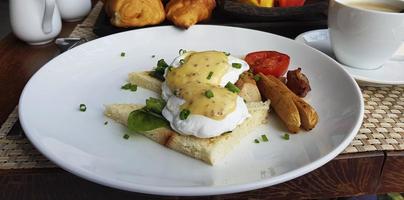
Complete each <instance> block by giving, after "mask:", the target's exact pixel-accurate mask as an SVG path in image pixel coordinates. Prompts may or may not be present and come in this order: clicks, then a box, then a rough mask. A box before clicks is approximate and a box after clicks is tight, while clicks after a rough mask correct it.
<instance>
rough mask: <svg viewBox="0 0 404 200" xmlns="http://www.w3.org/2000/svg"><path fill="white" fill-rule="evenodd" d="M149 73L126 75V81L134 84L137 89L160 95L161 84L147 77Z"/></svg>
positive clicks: (157, 80) (155, 79)
mask: <svg viewBox="0 0 404 200" xmlns="http://www.w3.org/2000/svg"><path fill="white" fill-rule="evenodd" d="M149 74H150V71H144V72H132V73H130V74H129V75H128V79H129V80H128V81H129V83H131V84H135V85H137V86H139V87H142V88H145V89H149V90H151V91H153V92H156V93H158V94H161V84H162V82H161V81H160V80H159V79H157V78H154V77H152V76H150V75H149Z"/></svg>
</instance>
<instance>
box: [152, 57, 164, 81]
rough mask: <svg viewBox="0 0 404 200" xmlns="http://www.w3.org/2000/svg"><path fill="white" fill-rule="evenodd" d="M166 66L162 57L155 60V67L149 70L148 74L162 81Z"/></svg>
mask: <svg viewBox="0 0 404 200" xmlns="http://www.w3.org/2000/svg"><path fill="white" fill-rule="evenodd" d="M167 67H168V64H167V63H166V61H164V59H160V60H159V61H157V67H156V68H155V69H154V70H153V71H151V72H150V76H152V77H154V78H157V79H159V80H161V81H164V80H165V78H164V72H165V70H166V68H167Z"/></svg>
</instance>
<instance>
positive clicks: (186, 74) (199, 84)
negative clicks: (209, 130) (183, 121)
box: [166, 51, 237, 120]
mask: <svg viewBox="0 0 404 200" xmlns="http://www.w3.org/2000/svg"><path fill="white" fill-rule="evenodd" d="M229 67H231V66H229V65H228V57H227V56H226V54H225V53H223V52H219V51H205V52H190V53H188V55H187V56H186V57H185V58H184V60H183V61H182V62H181V65H180V66H179V67H177V68H173V69H171V70H169V71H167V74H166V81H167V85H168V87H169V88H170V90H171V91H173V93H174V95H176V96H178V97H180V98H182V99H184V100H185V103H184V104H182V105H181V109H187V110H189V111H190V112H191V113H192V114H198V115H204V116H206V117H209V118H212V119H216V120H221V119H224V118H225V117H226V116H227V115H228V114H229V113H232V112H233V111H234V110H235V109H236V105H237V94H236V93H233V92H231V91H229V90H228V89H226V88H222V87H220V81H221V79H222V77H223V76H224V75H225V74H226V72H227V71H228V68H229ZM207 94H208V95H207Z"/></svg>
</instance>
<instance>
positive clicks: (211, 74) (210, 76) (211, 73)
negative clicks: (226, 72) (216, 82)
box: [206, 72, 213, 80]
mask: <svg viewBox="0 0 404 200" xmlns="http://www.w3.org/2000/svg"><path fill="white" fill-rule="evenodd" d="M212 76H213V72H209V74H208V76H207V77H206V79H208V80H210V79H211V78H212Z"/></svg>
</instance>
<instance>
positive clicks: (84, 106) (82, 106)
mask: <svg viewBox="0 0 404 200" xmlns="http://www.w3.org/2000/svg"><path fill="white" fill-rule="evenodd" d="M79 109H80V111H81V112H86V110H87V106H86V104H80V108H79Z"/></svg>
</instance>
